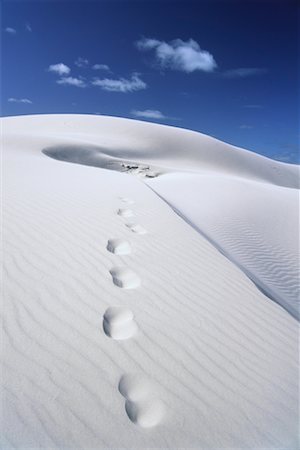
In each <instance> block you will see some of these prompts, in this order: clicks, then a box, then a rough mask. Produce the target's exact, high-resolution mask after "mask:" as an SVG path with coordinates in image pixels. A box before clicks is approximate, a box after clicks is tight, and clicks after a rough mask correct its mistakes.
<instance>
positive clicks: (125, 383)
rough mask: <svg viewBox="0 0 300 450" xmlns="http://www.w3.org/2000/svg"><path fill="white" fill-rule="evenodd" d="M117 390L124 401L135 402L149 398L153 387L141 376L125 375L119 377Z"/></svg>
mask: <svg viewBox="0 0 300 450" xmlns="http://www.w3.org/2000/svg"><path fill="white" fill-rule="evenodd" d="M118 389H119V392H120V394H122V395H123V397H125V398H126V400H130V401H132V402H137V401H140V400H145V399H146V398H149V397H151V392H153V391H154V385H153V384H152V383H151V382H150V381H149V380H148V379H147V378H144V377H143V376H140V375H134V374H131V373H127V374H125V375H123V376H122V377H121V379H120V381H119V386H118Z"/></svg>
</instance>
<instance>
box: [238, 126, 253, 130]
mask: <svg viewBox="0 0 300 450" xmlns="http://www.w3.org/2000/svg"><path fill="white" fill-rule="evenodd" d="M252 128H253V126H252V125H240V129H241V130H252Z"/></svg>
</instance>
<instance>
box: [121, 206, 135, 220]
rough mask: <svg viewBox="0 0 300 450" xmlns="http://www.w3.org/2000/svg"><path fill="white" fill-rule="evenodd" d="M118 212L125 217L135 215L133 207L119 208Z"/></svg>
mask: <svg viewBox="0 0 300 450" xmlns="http://www.w3.org/2000/svg"><path fill="white" fill-rule="evenodd" d="M117 214H118V215H119V216H121V217H125V218H127V217H133V216H134V213H133V211H132V209H129V208H120V209H118V213H117Z"/></svg>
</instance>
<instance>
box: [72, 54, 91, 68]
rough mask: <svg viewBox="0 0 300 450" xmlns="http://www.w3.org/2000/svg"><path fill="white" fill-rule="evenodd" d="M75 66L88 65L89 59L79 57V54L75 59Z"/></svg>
mask: <svg viewBox="0 0 300 450" xmlns="http://www.w3.org/2000/svg"><path fill="white" fill-rule="evenodd" d="M74 64H75V66H77V67H87V66H88V65H89V60H88V59H85V58H81V56H79V57H78V58H77V59H76V61H75V62H74Z"/></svg>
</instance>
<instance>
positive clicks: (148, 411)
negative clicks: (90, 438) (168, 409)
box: [119, 374, 165, 428]
mask: <svg viewBox="0 0 300 450" xmlns="http://www.w3.org/2000/svg"><path fill="white" fill-rule="evenodd" d="M155 390H156V389H155V385H154V384H153V383H152V382H151V381H150V380H149V379H147V378H144V377H143V376H139V375H137V374H125V375H123V376H122V377H121V379H120V381H119V392H120V394H122V396H123V397H124V398H125V399H126V401H125V411H126V413H127V416H128V417H129V419H130V420H131V421H132V422H133V423H135V424H136V425H139V426H140V427H143V428H151V427H154V426H156V425H158V424H159V423H160V422H161V421H162V419H163V417H164V415H165V405H164V403H163V402H162V401H161V400H160V399H159V398H156V397H155V396H153V393H155Z"/></svg>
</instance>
